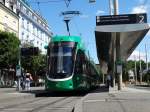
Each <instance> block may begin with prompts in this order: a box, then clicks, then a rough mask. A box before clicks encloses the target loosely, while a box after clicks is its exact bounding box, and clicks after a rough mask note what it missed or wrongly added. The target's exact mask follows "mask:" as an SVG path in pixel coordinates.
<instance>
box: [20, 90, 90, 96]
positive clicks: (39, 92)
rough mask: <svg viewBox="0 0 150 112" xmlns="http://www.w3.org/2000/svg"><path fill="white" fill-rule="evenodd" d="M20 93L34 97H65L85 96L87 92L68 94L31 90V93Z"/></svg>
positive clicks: (71, 92) (70, 92)
mask: <svg viewBox="0 0 150 112" xmlns="http://www.w3.org/2000/svg"><path fill="white" fill-rule="evenodd" d="M21 93H29V94H34V95H35V97H66V96H70V97H71V96H79V97H80V96H85V95H86V94H87V92H82V91H68V92H53V91H45V90H31V91H22V92H21Z"/></svg>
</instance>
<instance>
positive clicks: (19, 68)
mask: <svg viewBox="0 0 150 112" xmlns="http://www.w3.org/2000/svg"><path fill="white" fill-rule="evenodd" d="M16 76H18V77H19V76H21V66H20V65H17V66H16Z"/></svg>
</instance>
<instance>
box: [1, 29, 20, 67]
mask: <svg viewBox="0 0 150 112" xmlns="http://www.w3.org/2000/svg"><path fill="white" fill-rule="evenodd" d="M19 44H20V41H19V39H18V37H17V36H16V35H15V34H14V33H9V32H3V31H0V68H9V67H15V66H16V64H17V63H18V53H19Z"/></svg>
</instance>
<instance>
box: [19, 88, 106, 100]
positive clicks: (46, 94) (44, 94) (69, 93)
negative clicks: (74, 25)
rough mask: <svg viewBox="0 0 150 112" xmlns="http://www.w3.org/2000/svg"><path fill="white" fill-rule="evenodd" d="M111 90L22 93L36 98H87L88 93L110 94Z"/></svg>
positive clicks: (35, 91)
mask: <svg viewBox="0 0 150 112" xmlns="http://www.w3.org/2000/svg"><path fill="white" fill-rule="evenodd" d="M108 91H109V88H107V87H106V86H100V87H97V88H93V89H91V90H90V91H66V92H62V91H61V92H54V91H46V90H44V89H36V90H31V91H21V93H29V94H34V95H35V97H66V96H70V97H71V96H77V97H78V96H79V97H80V96H85V95H86V94H88V93H102V92H108Z"/></svg>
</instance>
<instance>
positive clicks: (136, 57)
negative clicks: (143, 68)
mask: <svg viewBox="0 0 150 112" xmlns="http://www.w3.org/2000/svg"><path fill="white" fill-rule="evenodd" d="M128 60H136V61H138V60H139V51H136V50H135V51H134V52H133V53H132V54H131V55H130V57H129V58H128ZM140 60H144V61H145V53H143V52H140Z"/></svg>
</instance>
